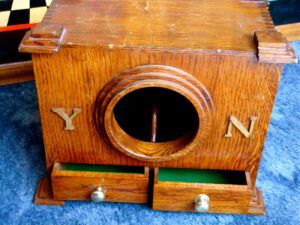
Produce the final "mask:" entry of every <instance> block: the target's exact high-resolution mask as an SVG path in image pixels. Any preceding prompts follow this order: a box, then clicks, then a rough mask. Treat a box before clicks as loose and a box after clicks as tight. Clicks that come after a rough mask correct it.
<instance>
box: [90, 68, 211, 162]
mask: <svg viewBox="0 0 300 225" xmlns="http://www.w3.org/2000/svg"><path fill="white" fill-rule="evenodd" d="M212 110H213V103H212V99H211V97H210V95H209V93H208V91H207V90H206V88H205V87H204V86H203V84H201V82H199V81H198V80H197V79H196V78H195V77H193V76H192V75H190V74H187V73H186V72H184V71H182V70H179V69H177V68H173V67H169V66H162V65H145V66H139V67H135V68H132V69H129V70H124V71H123V72H121V73H119V74H118V75H117V76H116V77H115V78H114V79H112V80H111V81H110V82H108V83H107V84H106V85H105V86H104V87H103V89H102V90H101V92H100V93H99V95H98V98H97V102H96V105H95V113H94V119H95V123H96V126H97V128H98V130H99V133H100V134H101V135H103V136H104V137H105V139H106V140H107V141H108V143H109V144H111V145H112V146H114V147H115V148H116V149H118V150H119V151H121V152H122V153H124V154H126V155H127V156H129V157H132V158H135V159H138V160H143V161H149V162H162V161H167V160H174V159H177V158H180V157H183V156H185V155H187V154H188V153H189V152H191V151H192V150H196V149H198V146H199V143H200V142H201V141H202V140H203V139H204V138H206V136H207V134H208V133H209V129H210V121H211V119H210V118H211V116H210V115H211V112H212Z"/></svg>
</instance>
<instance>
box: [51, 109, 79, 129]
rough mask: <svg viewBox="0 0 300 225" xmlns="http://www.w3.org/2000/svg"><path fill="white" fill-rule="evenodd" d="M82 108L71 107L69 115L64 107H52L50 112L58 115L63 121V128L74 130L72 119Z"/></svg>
mask: <svg viewBox="0 0 300 225" xmlns="http://www.w3.org/2000/svg"><path fill="white" fill-rule="evenodd" d="M81 111H82V109H79V108H75V109H73V113H72V114H71V115H70V116H69V115H67V114H66V112H65V109H64V108H52V112H54V113H56V114H57V115H59V116H60V117H61V118H62V119H63V120H64V121H65V128H64V129H65V130H75V126H74V124H73V119H74V118H75V117H76V116H77V114H78V113H80V112H81Z"/></svg>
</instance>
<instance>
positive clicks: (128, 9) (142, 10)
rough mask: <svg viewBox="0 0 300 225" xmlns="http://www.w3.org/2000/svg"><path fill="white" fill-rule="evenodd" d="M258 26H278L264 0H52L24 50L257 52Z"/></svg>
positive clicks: (26, 38) (22, 45) (23, 47)
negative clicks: (63, 47) (99, 48)
mask: <svg viewBox="0 0 300 225" xmlns="http://www.w3.org/2000/svg"><path fill="white" fill-rule="evenodd" d="M62 27H63V28H62ZM258 30H261V31H269V30H274V25H273V22H272V19H271V17H270V15H269V12H268V10H267V4H266V1H264V0H223V1H222V3H220V1H219V0H199V1H194V0H174V1H170V0H159V1H158V0H139V1H136V0H122V1H120V0H85V1H73V0H53V2H52V4H51V6H50V8H49V9H48V11H47V13H46V15H45V17H44V19H43V21H42V23H41V24H40V25H39V26H38V27H36V28H34V29H33V31H32V32H31V34H27V35H26V37H25V38H24V40H23V42H22V44H21V46H20V51H23V52H56V51H58V49H59V46H72V47H74V46H91V47H101V48H107V49H116V48H147V49H167V50H176V51H195V50H196V51H200V50H201V51H202V50H203V51H212V52H218V53H220V52H223V51H230V52H232V51H239V52H245V53H247V54H249V53H250V54H256V52H257V46H256V42H255V41H254V33H255V31H258Z"/></svg>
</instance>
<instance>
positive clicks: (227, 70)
mask: <svg viewBox="0 0 300 225" xmlns="http://www.w3.org/2000/svg"><path fill="white" fill-rule="evenodd" d="M33 60H34V65H35V76H36V85H37V90H38V97H39V107H40V112H41V120H42V127H43V136H44V143H45V148H46V158H47V167H48V168H50V167H51V166H52V165H53V163H54V162H55V161H56V162H76V163H91V164H123V165H150V166H163V167H197V168H209V169H227V170H243V171H246V170H248V171H249V170H254V174H256V170H257V167H258V164H259V160H260V157H261V151H262V148H263V142H264V139H265V135H266V132H267V128H268V123H269V119H270V114H271V110H272V106H273V101H274V96H275V93H276V89H277V85H278V82H279V79H280V73H281V69H282V67H281V66H277V65H272V64H258V63H257V60H256V57H255V56H254V55H245V54H244V55H242V54H240V55H238V54H235V55H234V54H222V53H219V54H218V53H214V54H213V53H203V52H198V53H187V52H186V53H185V52H162V51H158V50H157V51H154V50H153V51H150V50H147V51H146V50H137V49H131V50H101V49H97V48H77V49H76V48H62V49H61V51H60V52H59V53H58V54H43V55H34V56H33ZM148 64H159V65H167V66H171V67H175V68H178V69H181V70H183V71H185V72H187V73H189V74H191V75H193V76H194V77H195V78H197V79H198V80H199V81H200V82H201V83H202V84H203V85H204V86H205V87H206V89H207V90H208V92H209V93H210V96H211V98H212V100H213V103H214V111H213V113H212V117H211V118H212V120H211V121H212V124H211V129H210V131H209V134H208V135H207V137H206V139H205V140H203V141H202V142H201V143H200V144H199V145H198V146H197V147H195V148H194V149H193V151H192V152H191V153H189V154H188V155H186V156H185V157H182V158H179V159H177V160H171V161H167V162H160V163H151V162H143V161H139V160H136V159H133V158H131V157H128V156H126V155H124V154H123V153H121V152H120V151H118V150H116V149H115V148H113V147H112V146H111V145H110V144H109V142H107V141H105V140H104V137H103V136H101V134H100V133H99V132H98V128H97V127H96V125H95V121H94V117H93V113H94V109H95V107H96V105H95V104H96V99H97V96H98V95H99V92H100V91H101V89H102V88H103V86H104V85H105V84H106V83H107V82H108V81H110V80H111V79H113V78H114V77H115V76H116V75H117V74H118V73H120V72H121V71H123V70H125V69H129V68H134V67H136V66H140V65H148ZM57 109H58V111H57ZM72 115H73V118H72V119H71V121H70V118H71V117H72ZM64 117H65V118H64ZM68 118H69V119H68ZM67 120H69V124H67ZM200 123H201V121H200ZM66 128H67V130H66ZM68 129H69V130H68ZM255 176H256V175H255Z"/></svg>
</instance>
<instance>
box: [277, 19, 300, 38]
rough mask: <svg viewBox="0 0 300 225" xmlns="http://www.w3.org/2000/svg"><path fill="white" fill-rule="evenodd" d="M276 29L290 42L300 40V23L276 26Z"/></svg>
mask: <svg viewBox="0 0 300 225" xmlns="http://www.w3.org/2000/svg"><path fill="white" fill-rule="evenodd" d="M276 29H277V30H278V31H280V32H281V33H282V34H283V35H284V36H285V37H286V38H287V39H288V40H289V41H299V40H300V23H291V24H285V25H280V26H276Z"/></svg>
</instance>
